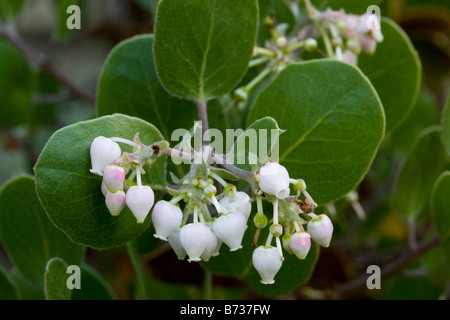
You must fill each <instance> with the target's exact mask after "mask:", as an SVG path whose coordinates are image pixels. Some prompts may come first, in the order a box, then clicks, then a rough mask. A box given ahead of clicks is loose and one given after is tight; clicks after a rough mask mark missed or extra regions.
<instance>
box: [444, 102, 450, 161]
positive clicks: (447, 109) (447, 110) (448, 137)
mask: <svg viewBox="0 0 450 320" xmlns="http://www.w3.org/2000/svg"><path fill="white" fill-rule="evenodd" d="M442 140H443V141H444V147H445V149H446V151H447V153H448V154H449V155H450V96H449V97H448V98H447V103H446V104H445V106H444V110H443V112H442Z"/></svg>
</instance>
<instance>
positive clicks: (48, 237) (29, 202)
mask: <svg viewBox="0 0 450 320" xmlns="http://www.w3.org/2000/svg"><path fill="white" fill-rule="evenodd" d="M0 234H1V237H2V243H3V245H4V247H5V249H6V251H7V252H8V255H9V257H10V258H11V260H12V262H13V263H14V264H15V265H16V267H17V268H18V269H19V270H20V271H21V272H22V273H23V274H24V275H25V276H26V277H27V278H28V279H29V280H30V281H32V282H34V283H39V284H40V285H41V286H42V285H43V283H44V282H43V275H44V271H45V266H46V264H47V261H48V260H49V259H50V258H52V257H54V256H60V257H62V258H63V259H64V260H65V261H67V262H69V263H70V264H79V263H80V262H81V259H82V257H83V254H84V249H83V247H81V246H78V245H75V244H74V243H72V242H71V241H70V240H69V239H68V238H67V236H66V235H65V234H64V233H63V232H62V231H61V230H59V229H57V228H55V226H54V225H53V224H52V223H51V222H50V220H49V219H48V217H47V215H46V214H45V211H44V210H43V209H42V207H41V205H40V203H39V200H38V198H37V196H36V192H35V181H34V179H33V177H31V176H27V175H26V176H25V175H24V176H19V177H17V178H15V179H12V180H10V181H9V182H7V183H6V184H5V185H4V187H3V188H2V190H1V191H0Z"/></svg>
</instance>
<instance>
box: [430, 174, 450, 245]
mask: <svg viewBox="0 0 450 320" xmlns="http://www.w3.org/2000/svg"><path fill="white" fill-rule="evenodd" d="M449 195H450V171H445V172H443V173H442V174H441V175H440V176H439V178H438V179H437V180H436V182H435V183H434V187H433V190H432V192H431V201H430V204H431V214H432V216H433V219H434V224H435V225H436V228H437V230H438V232H439V234H440V235H441V237H442V239H443V240H446V239H448V238H449V237H450V203H449V201H448V197H449Z"/></svg>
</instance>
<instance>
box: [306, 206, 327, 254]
mask: <svg viewBox="0 0 450 320" xmlns="http://www.w3.org/2000/svg"><path fill="white" fill-rule="evenodd" d="M307 228H308V232H309V234H310V236H311V238H312V239H313V240H314V241H315V242H317V243H318V244H319V245H321V246H322V247H325V248H327V247H328V246H329V245H330V242H331V237H332V236H333V223H332V222H331V220H330V218H328V216H327V215H325V214H321V215H319V216H317V218H314V219H312V220H310V221H309V222H308V225H307Z"/></svg>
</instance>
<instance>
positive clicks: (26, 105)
mask: <svg viewBox="0 0 450 320" xmlns="http://www.w3.org/2000/svg"><path fill="white" fill-rule="evenodd" d="M33 91H34V79H33V74H32V71H31V68H30V65H29V64H28V62H27V61H26V60H25V59H24V57H23V56H22V54H21V53H20V52H19V51H18V50H17V49H16V48H15V47H13V46H12V45H11V44H10V43H9V42H7V41H6V40H3V39H0V101H1V107H0V125H3V126H6V127H11V126H16V125H20V124H23V123H25V122H27V121H28V120H29V118H30V112H31V107H32V102H33Z"/></svg>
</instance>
